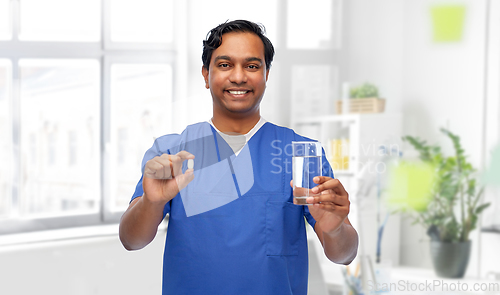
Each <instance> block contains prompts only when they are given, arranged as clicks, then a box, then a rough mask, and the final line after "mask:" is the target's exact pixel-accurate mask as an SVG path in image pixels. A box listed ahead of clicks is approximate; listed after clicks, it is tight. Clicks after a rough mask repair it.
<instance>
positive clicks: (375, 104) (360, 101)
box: [336, 97, 385, 114]
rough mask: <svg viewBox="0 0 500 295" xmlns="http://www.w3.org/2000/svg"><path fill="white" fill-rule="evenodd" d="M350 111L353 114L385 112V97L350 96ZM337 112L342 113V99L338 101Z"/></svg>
mask: <svg viewBox="0 0 500 295" xmlns="http://www.w3.org/2000/svg"><path fill="white" fill-rule="evenodd" d="M347 101H348V102H349V107H348V110H349V113H351V114H370V113H383V112H384V108H385V99H383V98H377V97H366V98H350V99H348V100H347ZM336 108H337V114H342V100H337V101H336Z"/></svg>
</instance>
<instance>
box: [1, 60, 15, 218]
mask: <svg viewBox="0 0 500 295" xmlns="http://www.w3.org/2000/svg"><path fill="white" fill-rule="evenodd" d="M11 72H12V71H11V63H10V60H6V59H0V163H2V164H1V165H0V218H2V217H8V216H9V215H10V213H11V202H12V187H11V183H12V174H13V167H12V131H11V130H12V124H11V121H12V117H11V114H12V112H11V101H12V100H11V96H10V93H11V92H10V85H12V79H11Z"/></svg>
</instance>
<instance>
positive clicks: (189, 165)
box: [188, 159, 194, 169]
mask: <svg viewBox="0 0 500 295" xmlns="http://www.w3.org/2000/svg"><path fill="white" fill-rule="evenodd" d="M193 168H194V160H193V159H188V169H193Z"/></svg>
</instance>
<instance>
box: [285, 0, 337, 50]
mask: <svg viewBox="0 0 500 295" xmlns="http://www.w3.org/2000/svg"><path fill="white" fill-rule="evenodd" d="M336 2H338V1H331V0H315V1H301V0H289V1H288V2H287V3H288V7H287V8H288V10H287V26H286V28H287V48H290V49H330V48H337V47H338V46H339V44H338V42H339V41H338V38H339V34H338V33H339V32H340V30H338V26H339V23H340V17H339V16H340V14H339V13H340V6H338V5H337V6H334V4H336ZM335 29H337V30H335Z"/></svg>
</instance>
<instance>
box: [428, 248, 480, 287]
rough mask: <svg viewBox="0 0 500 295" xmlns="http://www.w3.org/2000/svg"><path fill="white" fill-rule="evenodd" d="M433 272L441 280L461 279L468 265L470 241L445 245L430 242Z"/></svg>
mask: <svg viewBox="0 0 500 295" xmlns="http://www.w3.org/2000/svg"><path fill="white" fill-rule="evenodd" d="M430 246H431V257H432V263H433V265H434V271H435V272H436V275H437V276H438V277H442V278H462V277H463V276H464V274H465V271H466V270H467V265H468V264H469V257H470V249H471V241H467V242H455V243H446V242H440V241H431V245H430Z"/></svg>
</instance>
